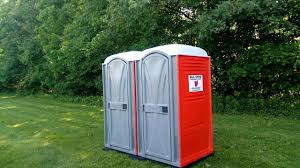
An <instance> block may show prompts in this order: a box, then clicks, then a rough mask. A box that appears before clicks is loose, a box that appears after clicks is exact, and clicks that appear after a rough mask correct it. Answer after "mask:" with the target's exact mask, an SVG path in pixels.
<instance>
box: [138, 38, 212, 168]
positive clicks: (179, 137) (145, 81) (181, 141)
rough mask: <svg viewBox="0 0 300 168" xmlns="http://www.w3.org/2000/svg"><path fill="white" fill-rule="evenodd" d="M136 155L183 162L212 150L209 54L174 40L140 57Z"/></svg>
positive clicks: (172, 162) (209, 152)
mask: <svg viewBox="0 0 300 168" xmlns="http://www.w3.org/2000/svg"><path fill="white" fill-rule="evenodd" d="M136 73H137V77H136V81H137V91H138V96H137V98H138V99H137V107H138V108H137V109H138V144H139V145H138V155H139V156H141V157H144V158H147V159H152V160H156V161H159V162H163V163H166V164H170V165H172V166H176V167H184V166H186V165H188V164H190V163H192V162H195V161H197V160H199V159H201V158H203V157H206V156H208V155H210V154H212V153H213V130H212V94H211V71H210V57H209V56H208V55H207V53H206V52H205V51H204V50H203V49H201V48H197V47H192V46H187V45H179V44H171V45H165V46H159V47H155V48H151V49H147V50H145V51H143V56H142V58H141V59H140V60H138V61H137V68H136Z"/></svg>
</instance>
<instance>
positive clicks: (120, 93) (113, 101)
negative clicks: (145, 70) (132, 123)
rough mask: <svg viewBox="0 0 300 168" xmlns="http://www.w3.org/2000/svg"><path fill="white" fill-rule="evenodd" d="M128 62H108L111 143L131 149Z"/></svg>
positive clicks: (118, 60) (117, 60)
mask: <svg viewBox="0 0 300 168" xmlns="http://www.w3.org/2000/svg"><path fill="white" fill-rule="evenodd" d="M127 68H128V67H127V63H126V62H124V61H123V60H120V59H115V60H113V61H111V62H110V63H109V64H108V86H109V89H108V90H109V101H108V111H109V117H108V118H109V120H110V121H109V123H110V125H109V130H110V131H109V137H110V140H109V143H110V145H112V146H115V147H118V148H122V149H126V150H129V143H130V141H129V138H130V136H129V134H130V130H129V113H128V69H127Z"/></svg>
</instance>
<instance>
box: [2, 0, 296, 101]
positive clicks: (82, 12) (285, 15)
mask: <svg viewBox="0 0 300 168" xmlns="http://www.w3.org/2000/svg"><path fill="white" fill-rule="evenodd" d="M299 15H300V0H278V1H273V0H263V1H261V0H227V1H224V0H209V1H208V0H200V1H193V0H166V1H162V0H89V1H85V0H51V1H49V0H5V1H4V0H2V1H1V0H0V91H1V90H2V91H3V90H15V91H21V92H38V91H41V92H50V93H62V94H72V95H92V94H101V93H102V84H101V77H100V76H101V63H102V62H103V61H104V59H105V58H106V57H107V56H109V55H111V54H114V53H118V52H122V51H128V50H143V49H146V48H149V47H153V46H157V45H163V44H169V43H183V44H189V45H194V46H199V47H202V48H204V49H206V50H207V51H208V52H209V54H210V55H211V57H212V69H213V88H214V91H215V92H216V93H218V94H223V95H235V96H244V97H270V96H273V95H296V96H299V94H300V93H299V90H300V88H299V83H300V74H299V67H300V66H299V64H300V61H299V60H300V29H299V28H300V16H299Z"/></svg>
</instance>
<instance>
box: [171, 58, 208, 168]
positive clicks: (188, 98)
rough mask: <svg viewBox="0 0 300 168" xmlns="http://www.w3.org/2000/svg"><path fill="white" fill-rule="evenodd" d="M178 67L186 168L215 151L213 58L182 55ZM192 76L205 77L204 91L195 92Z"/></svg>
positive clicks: (181, 164) (181, 139)
mask: <svg viewBox="0 0 300 168" xmlns="http://www.w3.org/2000/svg"><path fill="white" fill-rule="evenodd" d="M177 65H178V94H179V95H178V96H179V100H178V101H179V135H180V137H179V142H180V167H182V166H186V165H188V164H190V163H192V162H194V161H196V160H198V159H200V158H203V157H205V156H207V155H209V154H211V153H212V152H213V141H212V140H213V138H212V104H211V102H212V101H211V99H212V95H211V74H210V58H209V57H207V58H206V57H191V56H178V57H177ZM189 75H202V77H203V91H195V92H191V89H190V86H189V79H190V78H189ZM197 85H199V83H198V81H195V86H197ZM201 90H202V89H201Z"/></svg>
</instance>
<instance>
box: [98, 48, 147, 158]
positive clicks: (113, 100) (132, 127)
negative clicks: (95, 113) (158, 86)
mask: <svg viewBox="0 0 300 168" xmlns="http://www.w3.org/2000/svg"><path fill="white" fill-rule="evenodd" d="M140 53H141V52H137V51H131V52H125V53H119V54H116V55H112V56H109V57H107V58H106V60H105V61H104V63H103V64H102V78H103V79H102V80H103V92H104V93H103V95H104V132H105V133H104V144H105V148H110V149H115V150H118V151H122V152H126V153H129V154H133V155H137V148H138V147H137V145H138V144H137V129H136V90H135V80H134V79H135V61H136V60H138V59H140Z"/></svg>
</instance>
